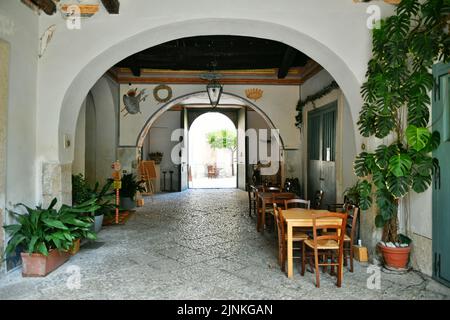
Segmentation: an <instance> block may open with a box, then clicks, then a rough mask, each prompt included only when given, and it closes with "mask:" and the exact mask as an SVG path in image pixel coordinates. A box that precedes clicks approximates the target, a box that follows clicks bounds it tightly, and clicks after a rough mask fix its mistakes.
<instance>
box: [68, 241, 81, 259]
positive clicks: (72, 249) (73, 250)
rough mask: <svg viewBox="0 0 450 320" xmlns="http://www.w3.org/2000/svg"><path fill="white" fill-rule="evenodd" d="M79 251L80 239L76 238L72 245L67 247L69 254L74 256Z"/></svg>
mask: <svg viewBox="0 0 450 320" xmlns="http://www.w3.org/2000/svg"><path fill="white" fill-rule="evenodd" d="M78 251H80V239H76V240H74V241H73V242H72V247H70V249H69V253H70V255H71V256H74V255H76V254H77V253H78Z"/></svg>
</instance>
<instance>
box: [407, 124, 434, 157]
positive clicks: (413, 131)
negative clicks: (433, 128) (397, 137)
mask: <svg viewBox="0 0 450 320" xmlns="http://www.w3.org/2000/svg"><path fill="white" fill-rule="evenodd" d="M406 139H407V141H408V144H409V146H410V147H411V148H413V149H414V150H416V151H420V150H423V149H424V148H425V147H426V146H427V145H428V142H429V140H430V139H431V132H430V131H428V129H427V128H421V127H416V126H415V125H413V124H411V125H409V126H408V128H406Z"/></svg>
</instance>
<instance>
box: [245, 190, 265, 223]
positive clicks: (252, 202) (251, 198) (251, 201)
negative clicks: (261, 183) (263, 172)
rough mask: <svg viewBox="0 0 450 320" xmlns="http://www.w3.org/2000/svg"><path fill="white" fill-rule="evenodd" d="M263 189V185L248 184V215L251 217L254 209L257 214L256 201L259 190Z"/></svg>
mask: <svg viewBox="0 0 450 320" xmlns="http://www.w3.org/2000/svg"><path fill="white" fill-rule="evenodd" d="M260 191H263V188H262V187H255V186H254V185H252V184H248V185H247V192H248V209H249V211H248V215H249V217H251V216H252V211H253V213H254V214H255V215H256V214H257V212H256V201H257V195H258V192H260Z"/></svg>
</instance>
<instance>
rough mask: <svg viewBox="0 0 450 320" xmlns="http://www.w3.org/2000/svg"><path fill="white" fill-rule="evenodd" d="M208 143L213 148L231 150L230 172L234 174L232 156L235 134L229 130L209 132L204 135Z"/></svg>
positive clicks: (235, 146)
mask: <svg viewBox="0 0 450 320" xmlns="http://www.w3.org/2000/svg"><path fill="white" fill-rule="evenodd" d="M206 139H207V141H208V144H209V145H210V146H211V148H213V149H228V150H230V151H231V174H232V175H233V176H234V165H233V163H234V158H235V153H236V151H237V135H236V133H235V132H233V131H230V130H225V129H224V130H219V131H214V132H209V133H208V134H207V135H206Z"/></svg>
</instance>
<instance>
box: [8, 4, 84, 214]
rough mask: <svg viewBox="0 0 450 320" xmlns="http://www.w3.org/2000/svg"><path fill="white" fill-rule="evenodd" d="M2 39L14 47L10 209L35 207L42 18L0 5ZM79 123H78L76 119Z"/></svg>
mask: <svg viewBox="0 0 450 320" xmlns="http://www.w3.org/2000/svg"><path fill="white" fill-rule="evenodd" d="M0 22H1V24H0V38H2V39H3V40H5V41H6V42H8V43H9V44H10V50H11V51H10V69H9V95H8V96H9V102H8V132H7V139H8V141H7V150H6V153H7V155H6V157H7V159H6V168H7V171H6V205H7V207H9V208H11V206H12V205H13V204H16V203H18V202H24V203H26V204H29V205H35V204H36V202H37V200H38V199H40V197H37V194H39V193H40V192H39V190H38V188H37V185H39V186H40V179H38V178H37V177H39V176H40V167H39V166H36V104H37V91H36V88H37V72H38V40H39V31H38V29H39V26H38V16H37V15H35V14H34V13H33V12H32V11H31V10H29V9H28V8H27V7H26V6H24V5H23V4H22V3H20V1H0ZM75 121H76V119H75Z"/></svg>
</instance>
